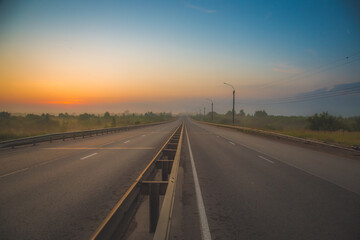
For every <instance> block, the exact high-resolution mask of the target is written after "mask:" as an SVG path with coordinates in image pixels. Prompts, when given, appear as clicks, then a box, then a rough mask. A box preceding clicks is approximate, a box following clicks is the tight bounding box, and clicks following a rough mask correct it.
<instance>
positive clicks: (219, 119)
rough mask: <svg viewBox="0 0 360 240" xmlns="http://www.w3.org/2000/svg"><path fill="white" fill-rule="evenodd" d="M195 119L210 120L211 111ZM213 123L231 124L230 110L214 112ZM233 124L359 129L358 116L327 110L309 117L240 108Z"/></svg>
mask: <svg viewBox="0 0 360 240" xmlns="http://www.w3.org/2000/svg"><path fill="white" fill-rule="evenodd" d="M194 118H195V119H198V120H205V121H208V122H211V121H212V120H211V112H209V113H208V114H206V115H205V119H204V115H202V114H197V115H195V116H194ZM213 122H214V123H221V124H232V111H228V112H227V113H226V114H218V113H216V112H214V120H213ZM235 124H236V125H240V126H243V127H250V128H258V129H265V130H278V131H288V130H314V131H338V130H344V131H349V132H353V131H360V116H356V117H347V118H346V117H339V116H332V115H330V114H329V113H327V112H323V113H320V114H315V115H313V116H310V117H304V116H272V115H268V114H267V112H266V111H264V110H259V111H256V112H255V113H254V115H250V114H246V113H245V112H244V110H240V111H239V112H238V113H236V114H235Z"/></svg>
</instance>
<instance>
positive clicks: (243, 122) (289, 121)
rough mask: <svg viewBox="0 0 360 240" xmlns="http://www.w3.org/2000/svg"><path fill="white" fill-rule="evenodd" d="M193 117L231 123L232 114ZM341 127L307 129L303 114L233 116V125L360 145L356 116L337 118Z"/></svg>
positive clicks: (307, 120)
mask: <svg viewBox="0 0 360 240" xmlns="http://www.w3.org/2000/svg"><path fill="white" fill-rule="evenodd" d="M193 118H194V119H196V120H200V121H204V120H205V121H207V122H214V123H219V124H228V125H232V114H229V113H228V114H214V120H213V121H212V120H211V115H210V114H208V115H206V116H205V119H204V117H203V116H202V115H199V114H198V115H194V116H193ZM339 119H340V120H339V121H340V123H341V126H342V128H343V129H340V130H336V131H315V130H310V129H309V118H308V117H304V116H262V117H255V116H251V115H246V116H244V115H243V116H239V115H236V117H235V125H237V126H242V127H249V128H254V129H260V130H265V131H270V132H276V133H281V134H285V135H289V136H294V137H299V138H304V139H314V140H319V141H322V142H326V143H335V144H340V145H344V146H351V147H353V146H360V131H358V130H357V129H358V126H357V124H358V122H357V121H358V120H357V119H358V118H356V117H353V118H339Z"/></svg>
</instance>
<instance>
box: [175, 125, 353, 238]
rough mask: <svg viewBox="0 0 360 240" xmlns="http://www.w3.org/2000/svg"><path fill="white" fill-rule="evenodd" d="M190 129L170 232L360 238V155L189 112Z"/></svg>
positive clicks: (193, 235) (180, 235)
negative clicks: (201, 119) (199, 119)
mask: <svg viewBox="0 0 360 240" xmlns="http://www.w3.org/2000/svg"><path fill="white" fill-rule="evenodd" d="M186 132H187V133H188V140H189V141H188V140H187V138H185V139H186V141H185V142H184V144H183V146H185V148H184V149H183V151H182V161H183V163H182V170H183V177H182V184H181V187H180V188H181V191H179V192H178V197H177V201H176V205H175V206H176V207H177V209H176V210H175V220H174V224H173V225H174V226H173V231H172V237H173V239H201V236H203V237H204V236H210V237H211V239H360V195H359V194H360V161H359V160H354V159H347V158H343V157H339V156H334V155H330V154H327V153H324V152H319V151H315V150H311V149H307V148H304V147H300V146H296V145H294V144H291V145H290V144H286V143H284V142H278V141H276V140H272V139H268V138H263V137H260V136H254V135H248V134H244V133H241V132H238V131H234V130H231V129H225V128H219V127H214V126H209V125H205V124H200V123H196V122H194V121H191V120H188V121H186ZM189 148H191V153H192V154H190V153H189ZM192 161H193V163H194V164H193V165H194V166H195V168H194V167H193V166H192ZM194 171H195V172H196V175H197V176H196V177H195V178H194V174H195V173H194ZM197 181H198V182H199V189H196V182H197ZM199 199H201V200H202V202H203V205H202V203H201V201H199ZM202 208H203V210H204V211H202V210H201V209H202ZM204 219H205V220H204ZM204 239H209V238H204Z"/></svg>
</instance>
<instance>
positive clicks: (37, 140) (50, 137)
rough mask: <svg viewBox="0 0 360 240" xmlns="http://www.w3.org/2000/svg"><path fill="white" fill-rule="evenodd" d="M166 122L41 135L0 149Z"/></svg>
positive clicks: (5, 142)
mask: <svg viewBox="0 0 360 240" xmlns="http://www.w3.org/2000/svg"><path fill="white" fill-rule="evenodd" d="M166 122H169V121H165V122H155V123H148V124H139V125H129V126H123V127H116V128H103V129H94V130H86V131H78V132H64V133H53V134H46V135H41V136H34V137H27V138H18V139H14V140H8V141H3V142H0V148H8V147H11V148H15V147H16V146H21V145H28V144H33V145H36V144H37V143H41V142H52V141H55V140H63V141H65V139H67V138H73V139H75V138H77V137H82V138H85V137H86V136H93V135H99V134H108V133H115V132H120V131H127V130H130V129H136V128H141V127H147V126H154V125H159V124H162V123H166Z"/></svg>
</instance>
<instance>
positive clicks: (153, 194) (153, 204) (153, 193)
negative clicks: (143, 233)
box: [149, 183, 159, 233]
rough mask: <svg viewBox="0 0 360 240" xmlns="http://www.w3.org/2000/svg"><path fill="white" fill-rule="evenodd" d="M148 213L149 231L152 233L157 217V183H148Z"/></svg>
mask: <svg viewBox="0 0 360 240" xmlns="http://www.w3.org/2000/svg"><path fill="white" fill-rule="evenodd" d="M149 188H150V189H149V194H150V199H149V208H150V210H149V213H150V224H149V232H151V233H153V232H155V230H156V224H157V221H158V219H159V184H156V183H152V184H149Z"/></svg>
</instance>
